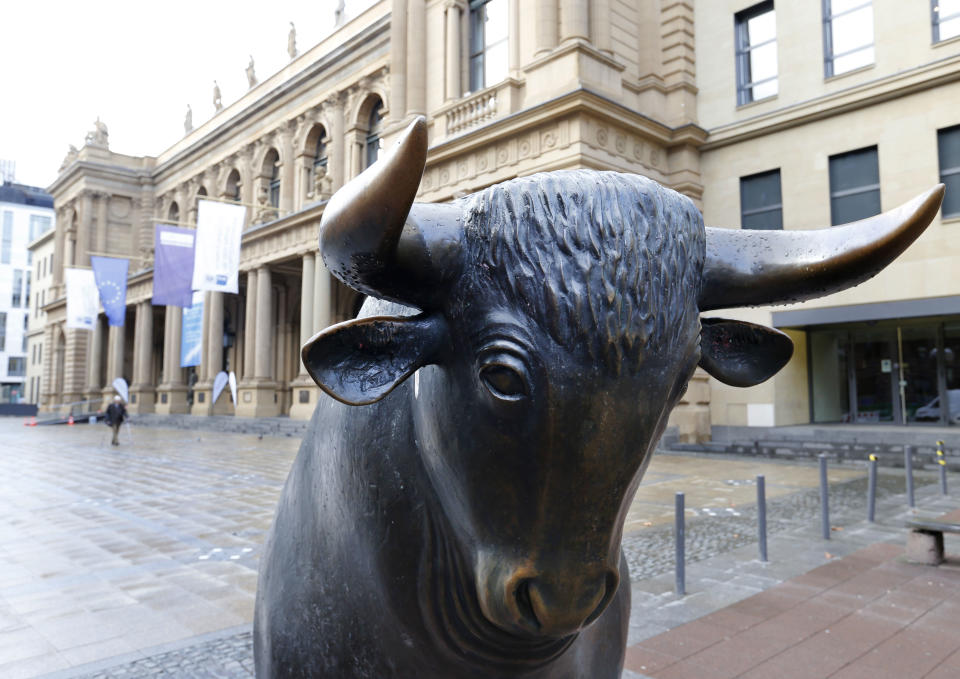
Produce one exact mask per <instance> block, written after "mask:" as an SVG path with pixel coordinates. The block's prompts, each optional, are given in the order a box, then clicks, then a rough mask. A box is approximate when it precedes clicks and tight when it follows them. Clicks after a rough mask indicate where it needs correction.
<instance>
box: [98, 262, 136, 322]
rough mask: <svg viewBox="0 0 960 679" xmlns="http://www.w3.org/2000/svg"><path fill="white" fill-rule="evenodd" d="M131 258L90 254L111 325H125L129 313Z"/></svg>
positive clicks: (104, 308)
mask: <svg viewBox="0 0 960 679" xmlns="http://www.w3.org/2000/svg"><path fill="white" fill-rule="evenodd" d="M129 265H130V260H128V259H121V258H119V257H97V256H95V255H91V256H90V266H91V267H93V277H94V278H95V279H96V281H97V290H98V291H99V292H100V303H101V304H102V305H103V310H104V311H105V312H106V314H107V321H108V322H109V323H110V325H113V326H117V327H123V320H124V318H125V317H126V315H127V268H128V267H129Z"/></svg>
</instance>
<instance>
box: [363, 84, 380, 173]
mask: <svg viewBox="0 0 960 679" xmlns="http://www.w3.org/2000/svg"><path fill="white" fill-rule="evenodd" d="M382 110H383V102H382V101H380V99H377V101H376V103H375V104H374V105H373V108H371V109H370V121H369V123H368V124H367V141H366V146H365V149H366V153H365V156H364V157H365V164H364V167H365V168H367V167H370V166H371V165H373V164H374V163H375V162H377V158H379V157H380V132H381V130H383V116H382V115H381V111H382Z"/></svg>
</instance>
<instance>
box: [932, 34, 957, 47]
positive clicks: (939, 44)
mask: <svg viewBox="0 0 960 679" xmlns="http://www.w3.org/2000/svg"><path fill="white" fill-rule="evenodd" d="M957 43H960V35H955V36H953V37H952V38H947V39H946V40H938V41H937V42H934V43H930V47H934V48H936V47H943V46H944V45H956V44H957Z"/></svg>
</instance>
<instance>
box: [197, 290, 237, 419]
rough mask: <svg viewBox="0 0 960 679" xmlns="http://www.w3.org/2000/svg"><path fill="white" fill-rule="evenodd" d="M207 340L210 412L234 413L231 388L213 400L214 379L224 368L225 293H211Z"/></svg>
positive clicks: (213, 413) (220, 413)
mask: <svg viewBox="0 0 960 679" xmlns="http://www.w3.org/2000/svg"><path fill="white" fill-rule="evenodd" d="M204 339H205V341H206V342H207V343H208V344H209V345H210V352H209V354H207V360H208V362H209V366H208V371H209V372H208V378H207V379H208V380H209V382H210V399H211V402H210V413H211V414H212V415H233V414H234V409H233V402H232V401H231V400H230V392H229V388H226V389H224V390H223V391H222V392H221V393H220V398H218V399H217V401H216V402H213V401H212V399H213V380H214V379H215V378H216V376H217V373H219V372H221V371H222V370H223V293H222V292H211V293H210V325H209V327H208V328H207V335H206V336H205V338H204Z"/></svg>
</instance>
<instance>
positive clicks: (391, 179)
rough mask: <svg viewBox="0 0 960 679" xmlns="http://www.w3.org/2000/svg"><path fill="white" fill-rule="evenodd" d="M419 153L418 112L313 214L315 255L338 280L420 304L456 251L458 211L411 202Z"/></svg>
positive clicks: (423, 149) (422, 146) (422, 132)
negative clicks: (317, 250) (317, 218)
mask: <svg viewBox="0 0 960 679" xmlns="http://www.w3.org/2000/svg"><path fill="white" fill-rule="evenodd" d="M426 160H427V124H426V120H424V118H423V117H422V116H421V117H418V118H417V119H416V120H414V121H413V122H412V123H411V124H410V125H409V126H408V127H407V129H406V130H404V132H403V133H402V134H401V135H400V140H399V141H398V142H397V144H396V146H395V147H394V148H393V149H392V151H390V152H388V153H387V154H385V155H384V157H382V158H381V159H380V160H378V161H377V162H375V163H374V164H373V165H371V166H370V167H369V168H367V169H366V170H364V171H363V172H362V173H361V174H360V175H358V176H356V177H354V178H353V179H351V180H350V181H349V182H348V183H347V184H345V185H344V186H343V187H342V188H341V189H340V190H339V191H337V192H336V193H335V194H334V195H333V197H332V198H331V199H330V202H329V203H327V206H326V208H325V209H324V212H323V217H322V218H321V220H320V254H321V256H322V257H323V261H324V263H325V264H326V266H327V268H328V269H329V270H330V273H332V274H333V275H334V276H336V277H337V278H339V279H340V280H341V281H342V282H343V283H344V284H345V285H347V286H349V287H351V288H353V289H354V290H357V291H359V292H362V293H364V294H366V295H373V296H374V297H381V298H383V299H389V300H392V301H395V302H400V303H401V304H415V305H417V306H420V307H421V308H423V307H424V306H427V305H429V302H430V301H431V299H432V298H433V297H434V296H435V295H436V294H437V292H436V290H437V289H436V287H435V286H431V285H429V283H431V282H436V281H437V280H439V279H440V278H442V277H443V273H444V272H443V269H444V268H449V266H450V263H451V262H450V260H451V259H452V258H453V257H455V255H456V254H457V253H459V247H458V245H459V238H458V237H457V236H456V234H457V233H458V232H459V229H458V228H457V227H458V221H457V220H458V217H459V214H460V210H459V207H457V206H454V205H446V204H436V205H433V204H424V203H421V204H418V205H415V206H414V205H413V200H414V198H415V197H416V195H417V189H418V188H419V186H420V179H421V177H422V176H423V170H424V166H425V165H426ZM411 208H413V209H411ZM408 217H409V218H408Z"/></svg>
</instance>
